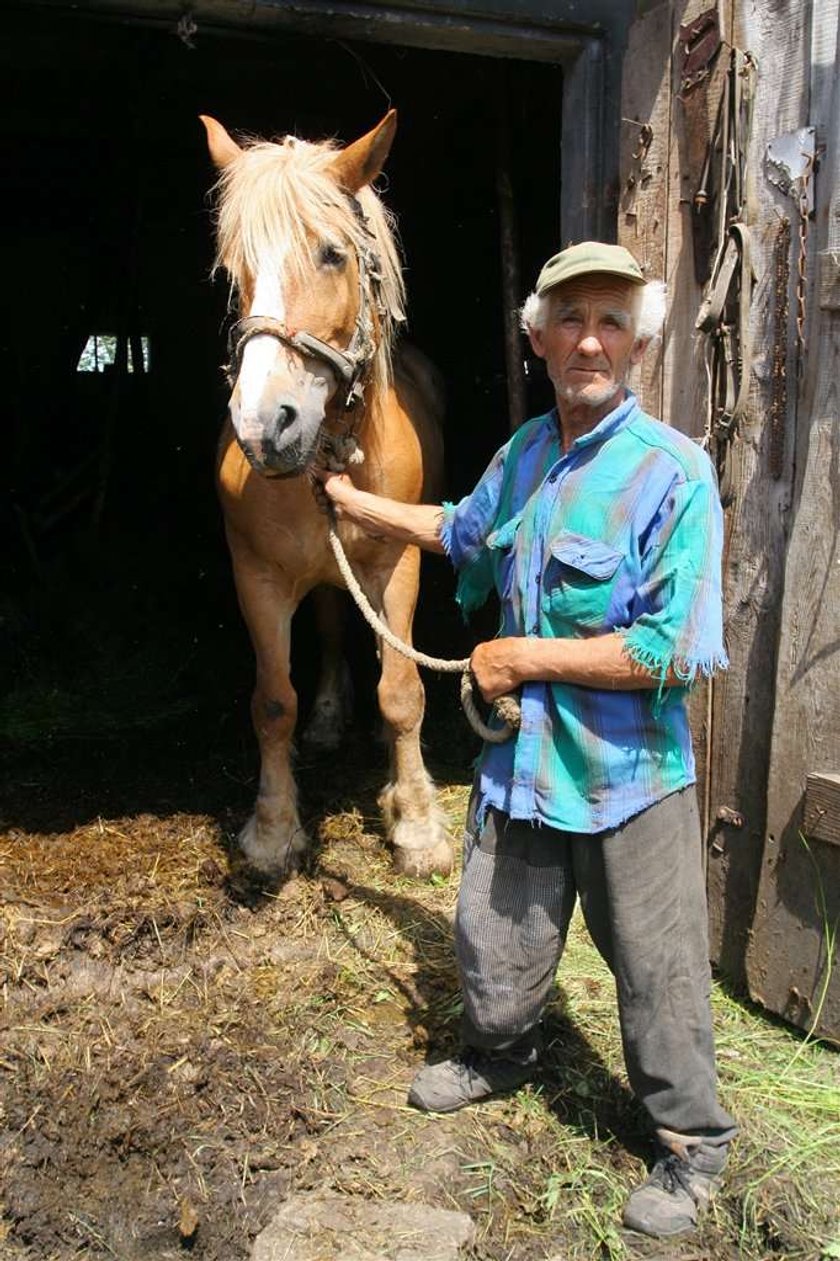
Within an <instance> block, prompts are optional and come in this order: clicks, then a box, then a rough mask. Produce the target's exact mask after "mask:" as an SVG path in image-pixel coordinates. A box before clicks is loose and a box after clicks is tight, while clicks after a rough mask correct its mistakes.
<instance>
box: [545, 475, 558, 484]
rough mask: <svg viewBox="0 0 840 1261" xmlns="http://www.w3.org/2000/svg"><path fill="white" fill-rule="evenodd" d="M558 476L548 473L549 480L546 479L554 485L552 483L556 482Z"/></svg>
mask: <svg viewBox="0 0 840 1261" xmlns="http://www.w3.org/2000/svg"><path fill="white" fill-rule="evenodd" d="M558 476H559V474H558V473H550V474H549V478H548V480H549V481H550V482H552V483H554V482H556V481H557V478H558Z"/></svg>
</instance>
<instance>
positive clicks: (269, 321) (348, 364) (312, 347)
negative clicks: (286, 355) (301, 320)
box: [230, 315, 357, 383]
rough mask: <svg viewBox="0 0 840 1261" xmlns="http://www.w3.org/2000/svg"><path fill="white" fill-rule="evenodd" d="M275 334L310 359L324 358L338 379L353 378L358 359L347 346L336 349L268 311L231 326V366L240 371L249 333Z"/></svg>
mask: <svg viewBox="0 0 840 1261" xmlns="http://www.w3.org/2000/svg"><path fill="white" fill-rule="evenodd" d="M260 336H268V337H274V338H276V340H277V341H279V342H282V343H283V345H284V346H289V347H290V348H291V349H292V350H296V351H297V352H298V353H299V354H301V355H307V356H309V357H310V358H312V359H323V361H324V362H325V363H327V364H329V366H330V367H331V368H332V370H333V372H334V373H335V374H336V376H337V377H338V378H339V380H341V381H344V382H346V383H349V382H350V381H352V380H353V376H354V373H355V371H356V367H357V360H356V358H355V357H354V356H352V355H351V354H350V353H349V349H350V348H349V347H348V350H346V351H345V350H339V349H338V347H336V346H331V345H330V344H329V342H325V341H321V339H320V337H314V336H313V335H312V333H293V332H291V331H290V330H289V329H288V328H286V325H285V324H284V323H283V322H282V320H276V319H274V317H273V316H271V315H246V316H245V317H244V318H243V319H241V320H237V321H236V323H235V324H234V325H233V327H232V328H231V330H230V360H231V362H230V366H231V368H232V369H236V371H237V372H238V371H239V368H240V367H241V364H242V352H243V351H244V349H245V347H246V346H247V344H248V342H249V341H250V340H251V338H252V337H260Z"/></svg>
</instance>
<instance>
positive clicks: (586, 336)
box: [578, 329, 604, 358]
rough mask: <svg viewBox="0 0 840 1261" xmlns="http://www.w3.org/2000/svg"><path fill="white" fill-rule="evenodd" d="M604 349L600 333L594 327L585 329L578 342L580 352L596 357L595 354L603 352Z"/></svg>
mask: <svg viewBox="0 0 840 1261" xmlns="http://www.w3.org/2000/svg"><path fill="white" fill-rule="evenodd" d="M603 349H604V348H603V346H602V345H601V339H600V338H599V336H598V334H597V333H596V332H595V331H594V330H593V329H584V331H583V333H582V335H581V339H580V341H579V342H578V352H579V353H580V354H582V355H590V356H591V357H593V358H594V356H595V355H600V354H603Z"/></svg>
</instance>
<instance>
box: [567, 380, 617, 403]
mask: <svg viewBox="0 0 840 1261" xmlns="http://www.w3.org/2000/svg"><path fill="white" fill-rule="evenodd" d="M622 388H623V387H622V385H621V384H618V385H617V384H616V383H615V382H614V381H613V382H611V383H610V384H609V385H584V386H580V387H578V388H576V387H575V386H573V385H564V386H560V387H559V388H558V389H557V395H558V397H559V398H561V399H562V400H563V402H564V403H569V404H570V406H572V407H591V408H596V407H603V406H604V404H605V403H609V402H610V400H611V399H613V398H616V397H617V396H618V395H619V394H620V393H621V390H622Z"/></svg>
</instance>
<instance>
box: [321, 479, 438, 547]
mask: <svg viewBox="0 0 840 1261" xmlns="http://www.w3.org/2000/svg"><path fill="white" fill-rule="evenodd" d="M324 489H325V492H326V493H327V494H328V495H329V497H330V499H331V500H332V501H333V504H334V505H335V509H336V512H337V514H338V516H340V517H342V518H343V519H344V520H345V521H352V522H353V524H354V525H358V526H359V527H360V528H361V529H362V530H364V531H365V533H366V534H370V535H372V536H373V537H374V538H388V539H395V540H397V541H398V542H400V543H414V544H415V545H416V546H417V547H422V548H424V550H425V551H427V552H438V553H442V552H443V550H444V547H443V543H442V542H441V538H440V527H441V523H442V521H443V508H441V507H440V505H439V504H404V503H400V502H399V501H398V500H396V499H386V498H385V497H384V496H382V495H372V494H370V493H369V492H368V491H365V490H358V489H357V488H356V487H355V486H353V484H352V483H351V482H350V480H349V478H347V477H331V478H329V479H328V480H327V481H326V482H325V485H324Z"/></svg>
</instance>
